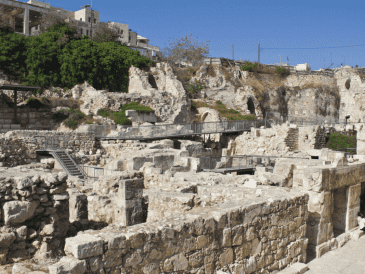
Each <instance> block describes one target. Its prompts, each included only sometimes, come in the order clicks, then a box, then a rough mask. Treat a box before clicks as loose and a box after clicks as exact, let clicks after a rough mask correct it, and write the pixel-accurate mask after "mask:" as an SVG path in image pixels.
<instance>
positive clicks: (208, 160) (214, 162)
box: [200, 155, 310, 170]
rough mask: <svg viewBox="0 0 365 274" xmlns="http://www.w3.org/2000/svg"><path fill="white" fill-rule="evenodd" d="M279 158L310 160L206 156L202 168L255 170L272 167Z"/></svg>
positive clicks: (248, 156)
mask: <svg viewBox="0 0 365 274" xmlns="http://www.w3.org/2000/svg"><path fill="white" fill-rule="evenodd" d="M277 158H283V159H285V158H295V159H310V158H309V157H291V156H288V157H283V156H266V155H232V156H205V157H202V158H201V161H200V166H201V168H202V169H205V170H207V169H208V170H214V169H245V168H255V167H256V166H258V165H261V166H262V165H263V166H271V167H273V166H274V164H275V160H274V159H277Z"/></svg>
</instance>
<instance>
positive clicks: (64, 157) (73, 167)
mask: <svg viewBox="0 0 365 274" xmlns="http://www.w3.org/2000/svg"><path fill="white" fill-rule="evenodd" d="M51 154H52V155H53V157H54V158H55V160H56V161H57V162H58V163H59V164H60V165H61V166H62V168H63V169H64V170H65V171H66V172H67V173H68V174H69V175H71V176H76V177H79V178H80V179H86V177H87V175H86V174H85V172H84V171H83V170H82V168H80V167H79V166H78V165H77V164H76V163H75V161H74V160H73V159H72V158H71V156H70V155H69V154H68V153H67V152H66V151H65V150H53V151H51Z"/></svg>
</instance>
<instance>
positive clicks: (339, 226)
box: [332, 187, 347, 237]
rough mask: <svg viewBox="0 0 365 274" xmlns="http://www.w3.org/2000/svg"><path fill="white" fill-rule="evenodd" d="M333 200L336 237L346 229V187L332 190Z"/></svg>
mask: <svg viewBox="0 0 365 274" xmlns="http://www.w3.org/2000/svg"><path fill="white" fill-rule="evenodd" d="M332 202H333V213H332V223H333V234H334V236H335V237H337V236H338V235H340V234H342V233H344V232H345V231H346V214H347V198H346V188H345V187H342V188H339V189H335V190H334V191H333V192H332Z"/></svg>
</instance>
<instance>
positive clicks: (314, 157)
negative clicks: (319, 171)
mask: <svg viewBox="0 0 365 274" xmlns="http://www.w3.org/2000/svg"><path fill="white" fill-rule="evenodd" d="M311 159H319V156H311Z"/></svg>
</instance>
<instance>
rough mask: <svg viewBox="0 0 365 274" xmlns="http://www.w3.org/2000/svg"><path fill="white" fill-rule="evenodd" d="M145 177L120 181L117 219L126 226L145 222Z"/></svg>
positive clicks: (116, 211)
mask: <svg viewBox="0 0 365 274" xmlns="http://www.w3.org/2000/svg"><path fill="white" fill-rule="evenodd" d="M143 188H144V184H143V179H127V180H122V181H121V182H119V190H118V196H117V200H116V208H115V221H116V222H120V223H121V224H122V225H124V226H130V225H134V224H140V223H142V222H143V210H142V199H143Z"/></svg>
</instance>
